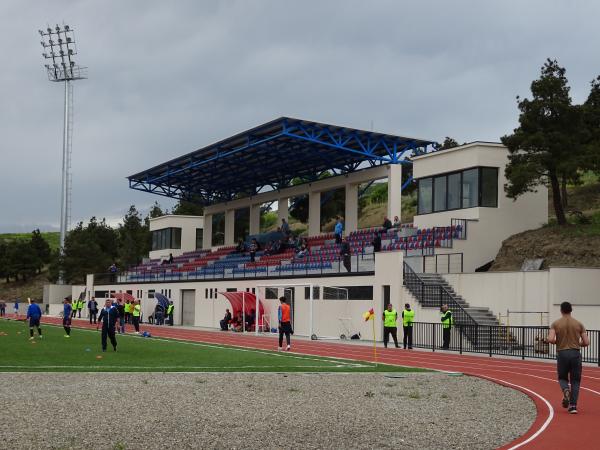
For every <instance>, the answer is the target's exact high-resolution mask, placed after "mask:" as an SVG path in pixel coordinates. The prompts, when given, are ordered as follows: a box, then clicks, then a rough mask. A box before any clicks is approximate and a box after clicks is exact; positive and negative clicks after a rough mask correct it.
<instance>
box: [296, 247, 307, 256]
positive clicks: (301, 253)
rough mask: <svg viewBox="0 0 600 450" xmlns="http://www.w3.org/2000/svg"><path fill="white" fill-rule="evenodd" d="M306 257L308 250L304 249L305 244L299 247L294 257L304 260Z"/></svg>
mask: <svg viewBox="0 0 600 450" xmlns="http://www.w3.org/2000/svg"><path fill="white" fill-rule="evenodd" d="M307 256H308V248H307V247H306V245H305V244H302V246H301V247H300V250H298V252H297V253H296V257H297V258H305V257H307Z"/></svg>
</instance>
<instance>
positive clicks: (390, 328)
mask: <svg viewBox="0 0 600 450" xmlns="http://www.w3.org/2000/svg"><path fill="white" fill-rule="evenodd" d="M381 319H382V320H383V346H384V347H385V348H387V346H388V341H389V339H390V334H391V335H392V338H393V339H394V345H395V346H396V348H398V327H397V325H396V321H397V320H398V311H396V310H395V309H394V305H392V304H391V303H388V305H387V308H386V309H385V310H384V311H383V315H382V317H381Z"/></svg>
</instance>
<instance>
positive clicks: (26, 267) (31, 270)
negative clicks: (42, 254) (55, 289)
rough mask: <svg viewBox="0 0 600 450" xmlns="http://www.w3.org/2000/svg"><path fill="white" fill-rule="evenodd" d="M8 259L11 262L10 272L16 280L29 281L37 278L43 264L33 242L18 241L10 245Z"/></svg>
mask: <svg viewBox="0 0 600 450" xmlns="http://www.w3.org/2000/svg"><path fill="white" fill-rule="evenodd" d="M8 259H9V261H10V272H12V275H13V276H14V277H15V280H19V278H20V279H22V280H23V281H27V280H28V279H29V278H31V277H33V276H35V274H36V272H37V271H38V269H39V267H41V265H42V262H41V260H40V258H39V256H38V255H37V253H36V251H35V248H34V247H33V246H32V245H31V241H26V240H21V239H19V240H16V241H13V242H11V243H10V245H9V248H8Z"/></svg>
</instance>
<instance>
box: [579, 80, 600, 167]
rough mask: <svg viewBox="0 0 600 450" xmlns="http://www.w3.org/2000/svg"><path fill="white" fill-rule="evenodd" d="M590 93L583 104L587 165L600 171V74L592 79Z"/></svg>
mask: <svg viewBox="0 0 600 450" xmlns="http://www.w3.org/2000/svg"><path fill="white" fill-rule="evenodd" d="M590 84H591V89H590V94H589V95H588V98H587V100H586V101H585V103H584V104H583V107H582V113H583V122H584V129H585V138H584V145H585V155H586V161H585V167H584V169H587V170H592V171H594V172H596V173H600V76H598V77H596V78H595V79H594V80H592V82H591V83H590Z"/></svg>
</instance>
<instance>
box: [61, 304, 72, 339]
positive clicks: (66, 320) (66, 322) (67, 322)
mask: <svg viewBox="0 0 600 450" xmlns="http://www.w3.org/2000/svg"><path fill="white" fill-rule="evenodd" d="M63 303H64V306H63V328H64V329H65V333H67V334H65V337H66V338H70V337H71V313H72V312H73V307H72V306H71V300H69V298H65V300H64V302H63Z"/></svg>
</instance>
